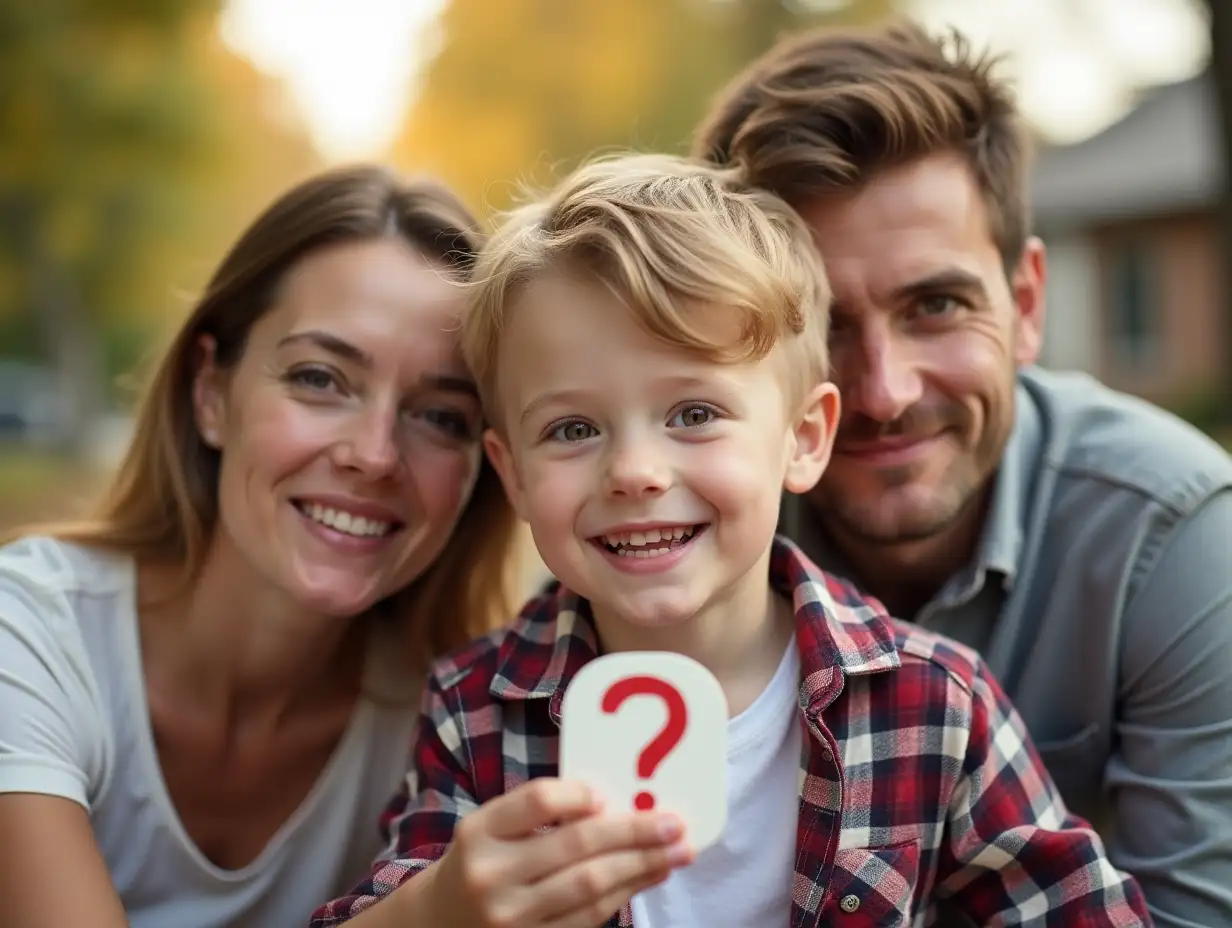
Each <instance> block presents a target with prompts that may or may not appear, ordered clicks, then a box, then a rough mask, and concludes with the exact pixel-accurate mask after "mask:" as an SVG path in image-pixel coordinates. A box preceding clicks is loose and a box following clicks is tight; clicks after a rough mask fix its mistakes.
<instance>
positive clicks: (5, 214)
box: [0, 0, 318, 416]
mask: <svg viewBox="0 0 1232 928" xmlns="http://www.w3.org/2000/svg"><path fill="white" fill-rule="evenodd" d="M220 7H221V0H3V2H0V353H7V350H9V349H15V350H19V351H21V352H27V351H28V350H29V348H30V345H29V344H28V338H26V336H28V335H29V333H30V332H32V331H33V332H36V333H37V334H38V338H39V341H40V343H41V347H42V351H41V352H40V353H41V354H42V355H43V357H44V358H45V359H46V360H48V361H50V362H51V363H53V364H55V365H57V366H58V367H59V368H60V369H61V370H62V371H64V372H67V373H69V374H70V375H71V378H72V379H73V380H75V388H76V394H77V395H76V397H75V400H76V402H75V409H76V410H77V414H78V415H79V416H88V415H89V414H90V412H91V409H90V407H91V406H94V407H97V405H98V404H99V400H100V399H101V398H102V397H103V396H104V395H105V392H104V389H103V385H104V383H106V382H108V381H109V380H110V378H109V377H107V375H108V374H109V373H112V372H113V371H114V367H115V365H116V364H117V363H121V362H122V361H123V360H124V359H126V358H128V357H129V356H130V355H132V354H133V353H134V351H135V350H136V349H135V347H132V346H129V347H124V348H120V347H118V346H122V345H127V342H128V340H129V339H131V338H133V337H134V334H133V333H136V332H141V331H147V330H150V329H151V328H154V327H156V326H160V325H161V323H162V322H163V321H164V319H160V317H166V316H167V315H168V314H169V313H172V312H178V311H179V310H180V309H181V308H182V307H183V305H184V300H182V299H177V298H176V294H177V293H182V292H183V291H185V290H194V289H198V288H199V287H200V286H201V284H202V283H203V282H204V279H205V277H206V275H207V273H208V271H209V269H210V267H211V265H212V264H213V262H214V261H215V260H216V259H217V258H218V256H219V255H220V253H221V252H222V250H223V249H224V247H225V246H226V244H227V242H228V241H229V240H230V239H231V238H232V237H233V236H234V235H235V234H236V233H237V232H238V230H239V227H240V225H241V224H242V222H244V221H246V220H247V219H248V218H249V216H250V214H251V212H252V211H253V210H254V205H255V206H256V207H259V206H260V205H262V204H263V203H264V202H266V201H267V200H268V199H269V198H271V197H272V196H274V195H275V194H276V193H277V192H280V191H281V190H282V189H283V188H285V187H286V186H287V185H289V184H290V183H291V182H292V181H294V180H295V179H297V177H298V176H300V175H302V174H303V173H305V172H306V171H307V170H310V169H311V168H314V167H316V165H317V163H318V161H317V156H316V154H315V152H314V151H313V149H312V147H311V145H310V144H309V142H308V139H307V133H306V132H305V131H304V129H303V127H302V126H300V125H298V124H295V123H292V122H290V121H287V120H286V119H285V118H281V119H280V118H276V116H275V107H274V106H271V105H270V104H271V94H272V93H274V92H275V91H276V88H274V87H272V85H271V82H270V81H269V80H268V79H266V78H265V77H263V76H262V75H259V74H258V73H257V72H256V71H254V70H253V69H252V67H251V66H250V65H249V64H248V63H247V62H245V61H243V60H242V59H239V58H237V57H236V56H234V55H233V54H232V53H231V52H230V51H229V50H227V49H226V48H225V47H224V46H223V45H222V42H221V39H220V38H219V35H218V31H217V19H218V15H219V11H220ZM284 109H285V108H284ZM117 333H121V334H117ZM19 336H20V338H19ZM23 339H24V340H23Z"/></svg>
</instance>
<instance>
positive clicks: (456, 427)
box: [423, 409, 475, 438]
mask: <svg viewBox="0 0 1232 928" xmlns="http://www.w3.org/2000/svg"><path fill="white" fill-rule="evenodd" d="M423 417H424V418H425V419H427V420H428V421H429V422H431V423H432V424H433V425H435V426H436V427H438V428H439V429H441V431H443V432H446V433H448V434H449V435H451V436H453V437H454V438H474V437H475V429H474V428H473V427H472V426H471V420H470V418H469V417H467V416H466V415H464V414H463V413H460V412H458V411H457V410H456V409H429V410H426V411H425V412H424V413H423Z"/></svg>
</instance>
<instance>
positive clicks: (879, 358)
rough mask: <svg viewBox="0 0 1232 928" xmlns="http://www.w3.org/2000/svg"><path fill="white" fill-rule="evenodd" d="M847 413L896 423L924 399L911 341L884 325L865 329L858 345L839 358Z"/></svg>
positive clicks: (869, 325) (918, 367)
mask: <svg viewBox="0 0 1232 928" xmlns="http://www.w3.org/2000/svg"><path fill="white" fill-rule="evenodd" d="M836 361H838V362H839V363H837V364H836V365H835V367H836V374H838V379H839V386H840V388H841V389H842V392H843V403H844V406H845V407H846V409H847V410H849V411H852V412H859V413H863V414H864V415H865V416H868V417H869V418H870V419H873V420H875V421H877V422H893V421H894V420H896V419H898V418H899V417H900V416H901V415H902V414H903V413H905V412H906V411H907V410H908V409H910V408H911V407H912V406H914V405H915V404H916V403H918V402H919V401H920V399H921V397H922V396H923V392H924V382H923V378H922V377H921V376H920V366H919V359H918V357H917V355H916V352H915V350H914V348H913V347H912V345H911V344H910V343H909V340H908V339H905V338H903V337H901V336H900V335H898V334H896V333H895V332H894V331H893V330H892V329H891V328H890V327H889V326H888V325H886V324H885V323H884V322H881V321H878V322H875V323H871V324H867V325H865V326H864V327H863V329H862V331H861V332H860V334H859V337H858V340H857V341H856V342H855V344H852V345H850V346H849V347H848V349H847V350H845V351H843V352H842V358H841V359H836Z"/></svg>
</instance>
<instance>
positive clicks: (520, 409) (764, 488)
mask: <svg viewBox="0 0 1232 928" xmlns="http://www.w3.org/2000/svg"><path fill="white" fill-rule="evenodd" d="M686 311H691V312H693V313H695V314H696V317H697V320H696V323H695V325H696V326H697V330H698V331H699V332H702V333H704V334H705V335H706V336H709V337H710V338H711V339H713V340H714V341H715V342H716V343H717V344H719V345H722V344H724V343H725V341H726V340H727V339H735V338H738V337H739V327H738V324H733V323H736V322H738V321H737V320H734V319H733V316H732V314H731V313H729V312H725V311H723V310H722V309H715V308H709V307H701V306H699V307H696V308H690V309H689V310H686ZM690 322H692V320H690ZM499 357H500V363H499V373H498V377H497V394H498V402H499V405H500V409H499V410H498V411H497V414H498V418H499V422H500V424H501V425H502V426H503V434H497V433H496V432H492V433H489V436H488V438H487V448H488V453H489V455H490V457H491V458H492V461H493V463H494V465H495V466H496V469H497V470H498V471H499V472H500V474H501V476H502V479H503V480H504V481H505V485H506V488H507V489H508V491H509V494H510V497H511V498H512V499H513V500H514V502H515V505H516V506H517V507H518V509H519V511H520V513H521V514H522V516H523V518H525V519H526V520H527V522H528V523H529V524H530V527H531V531H532V533H533V535H534V537H535V543H536V545H537V546H538V548H539V552H540V554H541V556H542V557H543V560H544V562H545V563H546V564H547V566H548V568H549V569H550V570H551V571H552V573H553V574H554V575H555V576H556V577H557V578H559V579H560V580H561V581H562V582H563V583H564V584H565V585H566V586H568V587H569V588H570V589H573V590H574V591H576V592H577V593H579V594H581V595H582V596H584V597H585V598H586V599H588V600H589V601H590V603H591V607H592V610H593V612H594V615H595V621H596V623H597V624H598V625H599V627H600V633H601V635H605V636H606V635H608V633H609V630H613V629H614V628H615V627H616V626H621V627H623V630H626V631H629V632H631V633H632V632H633V630H634V629H637V630H639V631H637V632H636V633H635V634H634V636H633V637H635V638H636V639H637V640H638V641H639V642H640V644H639V646H641V647H647V648H652V647H666V646H667V644H668V642H669V641H671V642H678V640H679V636H680V635H681V634H686V633H685V630H686V628H688V627H691V626H692V625H693V624H695V622H696V621H697V620H700V618H701V617H702V616H703V614H704V615H705V616H706V622H707V624H710V623H711V621H712V620H714V621H718V622H720V624H722V623H725V622H726V621H727V619H726V618H724V617H726V616H728V615H732V616H745V618H743V619H740V621H743V622H753V623H757V622H760V621H761V620H762V618H763V617H764V612H765V597H766V576H767V569H768V557H769V550H770V540H771V538H772V537H773V535H774V530H775V526H776V524H777V520H778V509H779V498H780V494H781V493H782V490H783V488H784V486H785V485H786V484H794V485H797V486H799V488H800V489H808V488H809V487H811V485H812V483H813V482H814V481H815V480H816V477H817V475H818V474H819V473H820V471H821V469H822V466H823V465H824V453H825V451H826V450H828V447H829V440H830V437H831V435H832V432H833V428H832V424H833V422H834V421H835V420H836V418H837V403H834V402H833V401H832V400H831V402H830V404H829V406H827V409H828V410H829V412H830V413H831V414H830V415H829V416H827V413H826V412H824V411H822V412H817V411H816V410H817V409H818V408H820V407H821V406H825V405H826V403H825V402H823V400H822V399H821V396H822V395H823V394H825V393H826V390H827V389H828V390H831V391H832V389H833V388H823V387H820V386H819V388H818V391H815V395H814V396H813V398H812V400H811V403H812V405H811V406H810V405H809V404H808V403H807V402H806V403H805V404H802V406H803V408H804V409H805V411H806V413H807V415H804V416H803V418H802V417H801V414H795V415H793V414H792V412H794V410H789V407H791V406H794V405H795V404H794V403H792V402H791V401H789V400H788V399H786V398H785V396H784V392H785V387H784V384H785V381H786V380H787V378H786V377H784V376H783V369H784V362H783V359H782V357H781V356H780V355H779V354H778V353H777V352H772V353H771V354H770V355H769V356H768V357H766V358H765V359H762V360H758V361H751V362H741V363H719V362H716V361H712V360H709V359H707V358H704V357H702V356H700V354H699V353H698V352H696V351H686V350H684V349H682V348H679V347H676V346H675V345H673V344H671V343H669V342H668V341H667V340H666V339H664V338H660V337H656V336H654V335H651V334H650V333H649V332H648V331H647V330H646V329H645V328H644V327H643V325H642V324H641V323H640V322H639V321H638V319H637V317H636V315H635V313H634V311H633V310H631V309H629V308H628V307H626V306H625V305H624V304H623V303H621V302H620V301H619V300H618V299H617V298H616V297H615V296H614V295H613V294H612V293H611V292H610V291H608V290H607V289H605V288H601V287H598V286H593V285H591V284H588V283H586V282H585V281H583V280H579V279H577V278H573V277H567V276H564V275H561V274H550V275H545V276H543V277H541V278H538V279H536V280H534V281H533V282H532V283H530V284H529V285H527V287H526V288H525V290H524V291H523V292H522V294H521V296H520V298H519V299H518V300H517V303H516V305H515V306H514V307H512V310H511V312H510V314H509V316H508V317H507V319H506V321H505V327H504V331H503V332H502V339H501V348H500V356H499ZM809 410H813V411H812V412H811V413H809V412H808V411H809ZM819 444H820V445H822V446H823V451H822V453H821V454H820V455H818V454H817V453H816V451H815V449H816V448H817V447H818V445H819ZM802 462H803V463H802ZM789 488H791V487H789ZM796 491H797V492H799V490H796ZM716 609H717V611H716ZM720 614H721V615H720ZM670 629H676V630H677V631H676V632H675V633H671V632H669V630H670ZM665 635H666V636H668V637H664V636H665ZM618 637H621V638H622V639H623V638H624V635H623V634H621V635H619V636H618ZM686 637H687V634H686Z"/></svg>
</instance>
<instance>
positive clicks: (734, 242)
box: [462, 154, 830, 429]
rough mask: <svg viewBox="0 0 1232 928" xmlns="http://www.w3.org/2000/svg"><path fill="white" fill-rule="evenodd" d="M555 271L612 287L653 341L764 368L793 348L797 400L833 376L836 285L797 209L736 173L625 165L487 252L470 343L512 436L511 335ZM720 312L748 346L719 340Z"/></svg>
mask: <svg viewBox="0 0 1232 928" xmlns="http://www.w3.org/2000/svg"><path fill="white" fill-rule="evenodd" d="M548 272H562V273H567V274H571V275H572V276H574V277H575V278H578V279H581V280H583V281H587V282H593V283H594V284H595V285H597V286H602V287H606V288H608V290H609V291H611V292H612V293H614V294H615V295H616V297H617V298H618V299H619V300H620V301H621V302H622V303H623V304H624V305H625V306H626V307H628V308H629V310H630V311H631V312H632V313H633V315H634V317H635V318H636V320H637V321H638V323H639V324H640V325H642V326H643V327H644V328H645V330H646V331H647V332H648V333H650V334H651V335H653V336H655V337H657V338H660V339H662V340H663V341H665V342H667V343H668V344H671V345H674V346H676V347H679V348H681V349H684V350H686V351H690V352H696V353H698V354H700V355H701V356H703V357H706V358H709V359H713V360H715V361H721V362H728V363H732V362H740V361H752V360H759V359H761V358H764V357H766V356H767V355H768V354H769V353H770V352H771V351H772V350H773V349H774V347H775V346H776V345H782V346H783V348H784V353H785V357H786V360H787V366H788V368H789V371H790V374H789V376H790V378H791V383H790V389H789V394H790V395H791V397H792V401H793V403H798V402H799V401H800V400H801V399H802V398H803V396H804V394H805V393H807V391H808V390H810V389H812V387H813V386H815V385H816V384H818V383H821V382H823V381H824V380H825V379H826V377H827V376H828V368H829V360H828V354H827V350H826V338H827V332H828V328H829V305H830V287H829V284H828V283H827V280H826V275H825V271H824V269H823V267H822V263H821V258H820V256H819V255H818V253H817V250H816V248H815V246H814V245H813V241H812V238H811V236H810V233H809V230H808V227H807V226H806V225H805V224H804V222H803V220H801V219H800V217H799V216H798V215H797V214H796V213H795V212H794V211H793V210H792V209H791V207H789V206H788V205H787V204H786V203H785V202H784V201H783V200H781V199H780V198H779V197H777V196H775V195H774V194H772V193H769V192H767V191H764V190H761V189H758V188H755V187H752V186H750V185H749V184H747V183H745V182H744V181H742V180H741V179H740V177H739V175H738V173H737V172H735V171H733V170H729V169H725V168H719V167H715V166H713V165H707V164H704V163H702V162H699V161H693V160H688V159H685V158H679V157H675V156H671V155H644V154H626V155H621V156H613V157H607V158H602V159H598V160H595V161H592V162H590V163H589V164H587V165H585V166H583V167H581V168H579V169H578V170H577V171H575V172H574V173H573V174H572V175H571V176H570V177H569V178H568V179H566V180H565V181H564V182H563V183H562V184H561V185H560V186H559V187H557V188H556V190H555V191H554V192H553V193H551V194H550V195H549V196H547V197H546V198H544V199H543V200H541V201H539V202H537V203H534V204H532V205H529V206H524V207H522V208H520V209H518V210H515V211H514V212H513V213H512V214H510V216H509V217H508V219H507V220H506V222H505V223H504V224H503V225H502V227H501V228H500V230H499V231H498V232H497V234H496V235H495V236H494V237H493V238H492V239H491V240H490V241H489V242H488V244H487V246H486V247H485V248H484V249H483V250H482V252H481V253H480V256H479V260H478V262H477V264H476V267H475V274H474V277H473V278H472V282H471V284H470V287H471V288H472V290H471V302H470V310H469V311H468V313H467V314H466V319H465V322H464V324H463V330H462V346H463V351H464V352H465V355H466V360H467V363H468V364H469V365H470V367H471V370H472V371H473V372H474V375H475V378H476V380H477V381H478V383H479V389H480V393H481V395H482V397H483V402H484V406H485V407H486V408H487V410H488V414H489V417H490V418H491V419H492V421H493V424H494V426H495V427H496V428H498V429H499V428H500V427H501V422H500V417H499V416H498V415H497V405H496V403H495V393H496V368H497V363H496V362H497V354H498V351H499V349H500V339H501V330H502V328H503V326H504V325H505V321H506V318H507V317H508V314H509V313H510V312H511V310H512V307H513V306H514V304H515V303H516V302H517V300H518V299H519V297H520V296H521V294H522V292H523V291H524V290H525V288H526V287H527V285H528V284H530V283H531V282H532V281H533V280H535V279H536V278H538V277H541V276H543V275H544V274H545V273H548ZM713 308H723V309H726V310H728V311H730V310H735V311H736V312H738V313H739V314H740V317H741V323H742V324H741V337H740V338H739V339H737V340H736V341H735V342H734V343H730V344H719V343H716V342H715V340H714V338H713V336H711V335H708V334H707V333H708V332H710V331H713V327H707V326H705V325H704V324H702V323H703V322H704V320H702V319H700V318H699V314H700V313H702V312H705V311H706V310H708V309H713ZM793 411H794V410H793Z"/></svg>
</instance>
